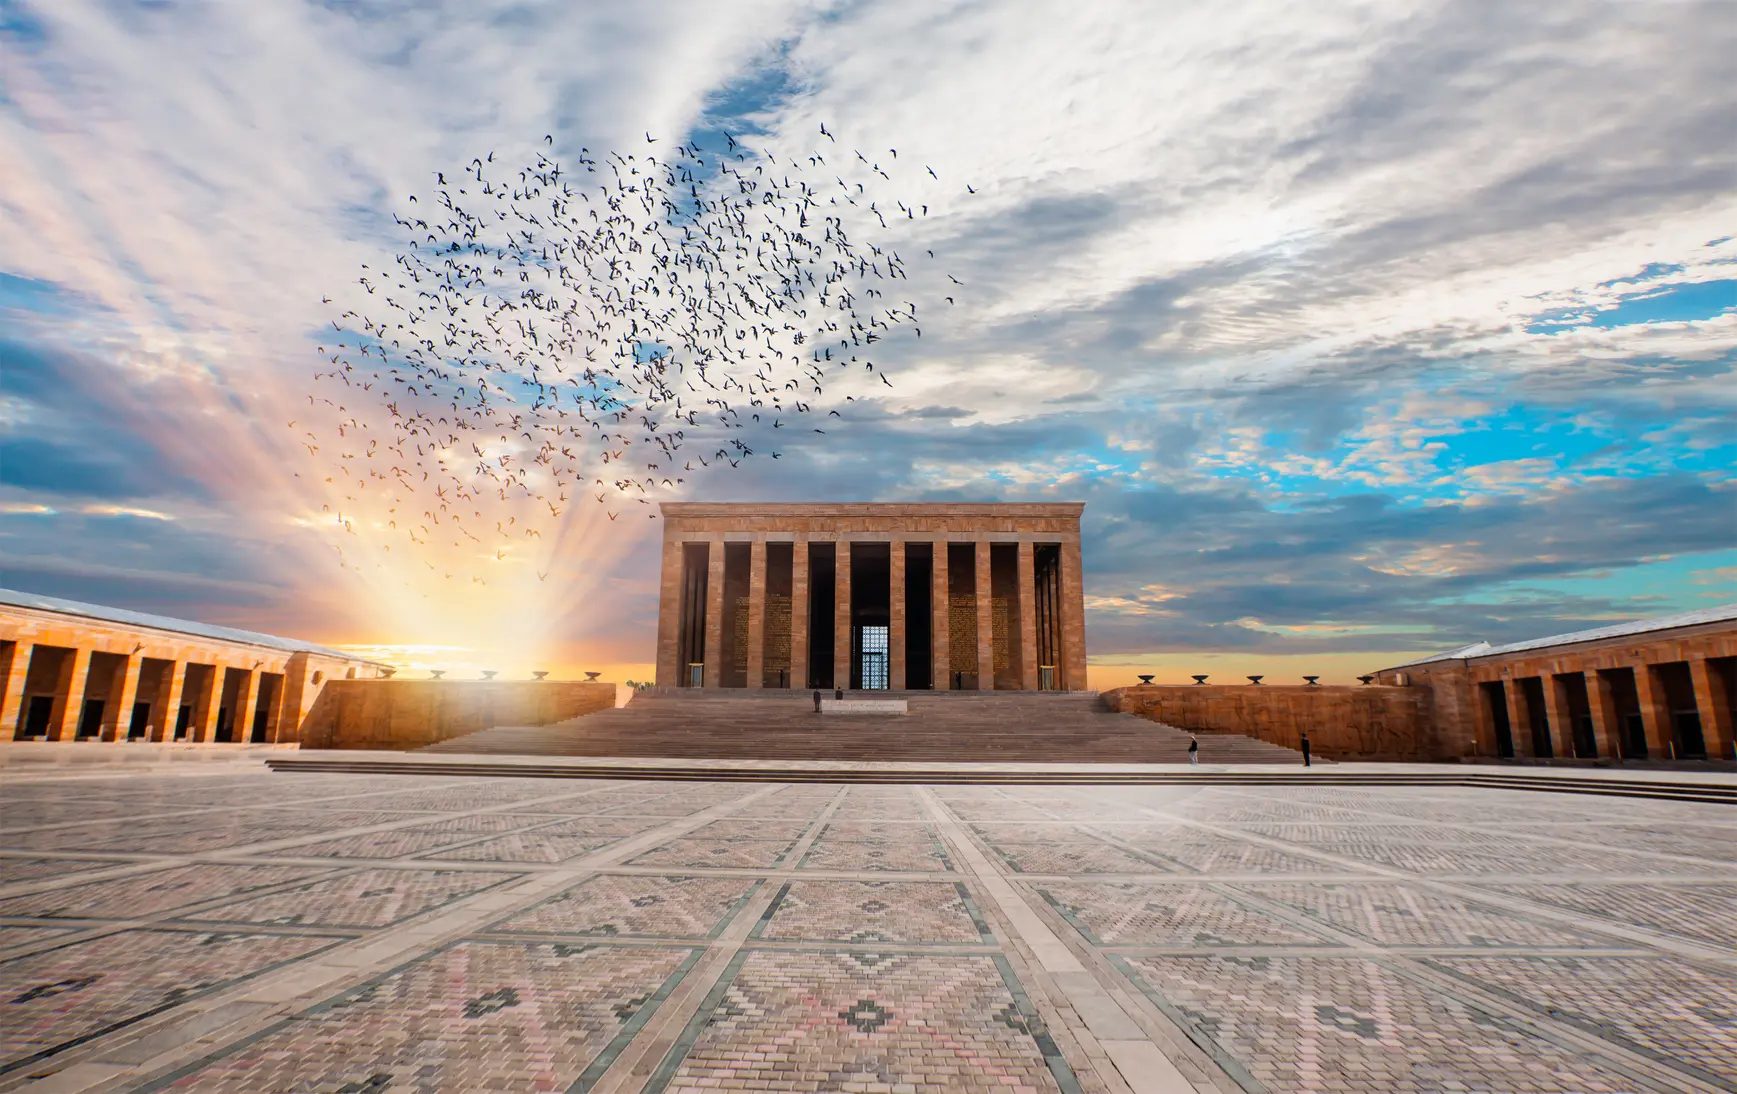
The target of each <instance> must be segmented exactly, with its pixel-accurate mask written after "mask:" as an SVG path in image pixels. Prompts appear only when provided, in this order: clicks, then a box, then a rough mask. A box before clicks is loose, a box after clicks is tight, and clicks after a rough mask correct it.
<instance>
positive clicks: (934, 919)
mask: <svg viewBox="0 0 1737 1094" xmlns="http://www.w3.org/2000/svg"><path fill="white" fill-rule="evenodd" d="M760 937H762V938H789V939H815V940H820V939H824V940H827V941H831V942H984V941H989V940H988V939H987V938H985V937H983V935H982V933H981V931H980V929H979V927H978V925H977V920H976V917H975V916H974V914H973V911H972V909H971V907H970V906H969V905H968V903H967V901H966V897H965V895H964V893H963V892H962V891H961V889H960V887H959V886H958V885H957V884H955V883H953V882H946V881H793V882H791V883H790V886H789V889H788V890H787V891H786V892H785V893H784V894H783V896H782V897H781V898H780V899H779V900H778V903H777V906H776V908H775V909H774V910H773V914H772V918H771V921H770V922H769V923H768V924H767V925H766V926H765V927H764V928H763V929H762V930H761V932H760Z"/></svg>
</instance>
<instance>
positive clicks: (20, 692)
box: [0, 639, 33, 741]
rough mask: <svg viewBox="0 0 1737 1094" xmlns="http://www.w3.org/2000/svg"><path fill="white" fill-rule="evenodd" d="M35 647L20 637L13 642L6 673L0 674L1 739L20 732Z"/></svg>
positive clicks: (9, 738)
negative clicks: (0, 689)
mask: <svg viewBox="0 0 1737 1094" xmlns="http://www.w3.org/2000/svg"><path fill="white" fill-rule="evenodd" d="M32 650H33V647H32V646H31V644H30V643H29V642H26V641H24V640H23V639H19V640H18V641H16V642H14V643H12V656H11V657H10V658H9V659H8V660H7V661H6V665H5V669H6V672H5V675H4V676H0V687H4V688H5V689H6V691H5V693H4V694H3V695H0V739H4V740H8V741H10V740H12V739H13V737H15V736H17V734H18V723H19V721H20V720H21V719H22V718H23V717H24V682H25V680H26V678H27V677H29V675H30V655H31V652H32Z"/></svg>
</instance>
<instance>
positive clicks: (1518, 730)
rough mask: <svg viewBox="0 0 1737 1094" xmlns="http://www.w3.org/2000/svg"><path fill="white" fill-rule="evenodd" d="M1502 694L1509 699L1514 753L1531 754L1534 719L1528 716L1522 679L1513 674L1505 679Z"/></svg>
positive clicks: (1509, 720) (1509, 734) (1509, 719)
mask: <svg viewBox="0 0 1737 1094" xmlns="http://www.w3.org/2000/svg"><path fill="white" fill-rule="evenodd" d="M1502 695H1503V696H1504V697H1505V698H1506V699H1507V700H1508V737H1509V738H1510V739H1511V740H1512V741H1513V742H1514V755H1515V756H1517V757H1518V756H1531V755H1533V749H1532V719H1530V718H1528V717H1527V716H1526V697H1525V696H1524V695H1523V694H1521V692H1520V681H1519V680H1517V679H1515V678H1514V677H1511V676H1510V677H1508V678H1507V679H1505V680H1503V681H1502Z"/></svg>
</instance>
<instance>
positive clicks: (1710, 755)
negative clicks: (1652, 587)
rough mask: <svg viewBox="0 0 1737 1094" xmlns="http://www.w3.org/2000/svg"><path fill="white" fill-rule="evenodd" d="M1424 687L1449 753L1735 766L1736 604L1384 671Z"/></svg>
mask: <svg viewBox="0 0 1737 1094" xmlns="http://www.w3.org/2000/svg"><path fill="white" fill-rule="evenodd" d="M1374 679H1375V680H1376V681H1377V682H1378V683H1382V684H1397V685H1401V686H1412V687H1427V688H1430V689H1432V690H1433V692H1434V721H1435V732H1436V734H1437V738H1438V742H1439V745H1440V751H1441V753H1442V754H1443V755H1444V756H1488V757H1516V758H1538V759H1545V758H1553V759H1579V760H1591V759H1600V760H1677V759H1699V758H1702V757H1705V758H1707V759H1712V760H1731V759H1737V741H1734V740H1733V726H1732V719H1733V716H1732V709H1733V706H1737V604H1726V605H1722V606H1720V607H1714V608H1703V609H1701V610H1699V611H1692V612H1682V613H1679V614H1677V615H1668V616H1660V617H1657V618H1653V619H1641V620H1636V621H1634V622H1629V623H1620V624H1616V625H1613V626H1608V627H1597V628H1593V629H1590V630H1584V631H1575V632H1573V633H1571V634H1557V635H1551V636H1549V637H1546V638H1534V639H1530V640H1527V641H1524V642H1512V643H1507V644H1504V645H1499V646H1492V645H1490V644H1489V643H1487V642H1477V643H1474V644H1472V645H1470V646H1464V647H1461V648H1460V649H1457V650H1450V651H1448V652H1447V653H1442V654H1438V655H1436V656H1434V657H1428V658H1424V659H1422V660H1420V661H1413V662H1410V663H1408V664H1405V665H1398V666H1395V667H1394V668H1390V669H1383V670H1382V671H1381V672H1379V673H1377V674H1376V675H1375V676H1374Z"/></svg>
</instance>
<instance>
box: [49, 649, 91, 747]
mask: <svg viewBox="0 0 1737 1094" xmlns="http://www.w3.org/2000/svg"><path fill="white" fill-rule="evenodd" d="M89 679H90V651H89V650H84V649H75V650H73V651H72V652H71V653H69V654H68V655H67V656H66V657H64V658H62V659H61V662H60V679H59V680H57V681H56V682H55V687H54V708H53V710H52V711H51V712H50V713H49V715H48V739H49V740H51V741H70V740H72V739H73V737H74V736H75V735H76V734H77V733H78V718H79V713H80V712H81V710H82V709H83V708H84V689H85V683H86V681H88V680H89Z"/></svg>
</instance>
